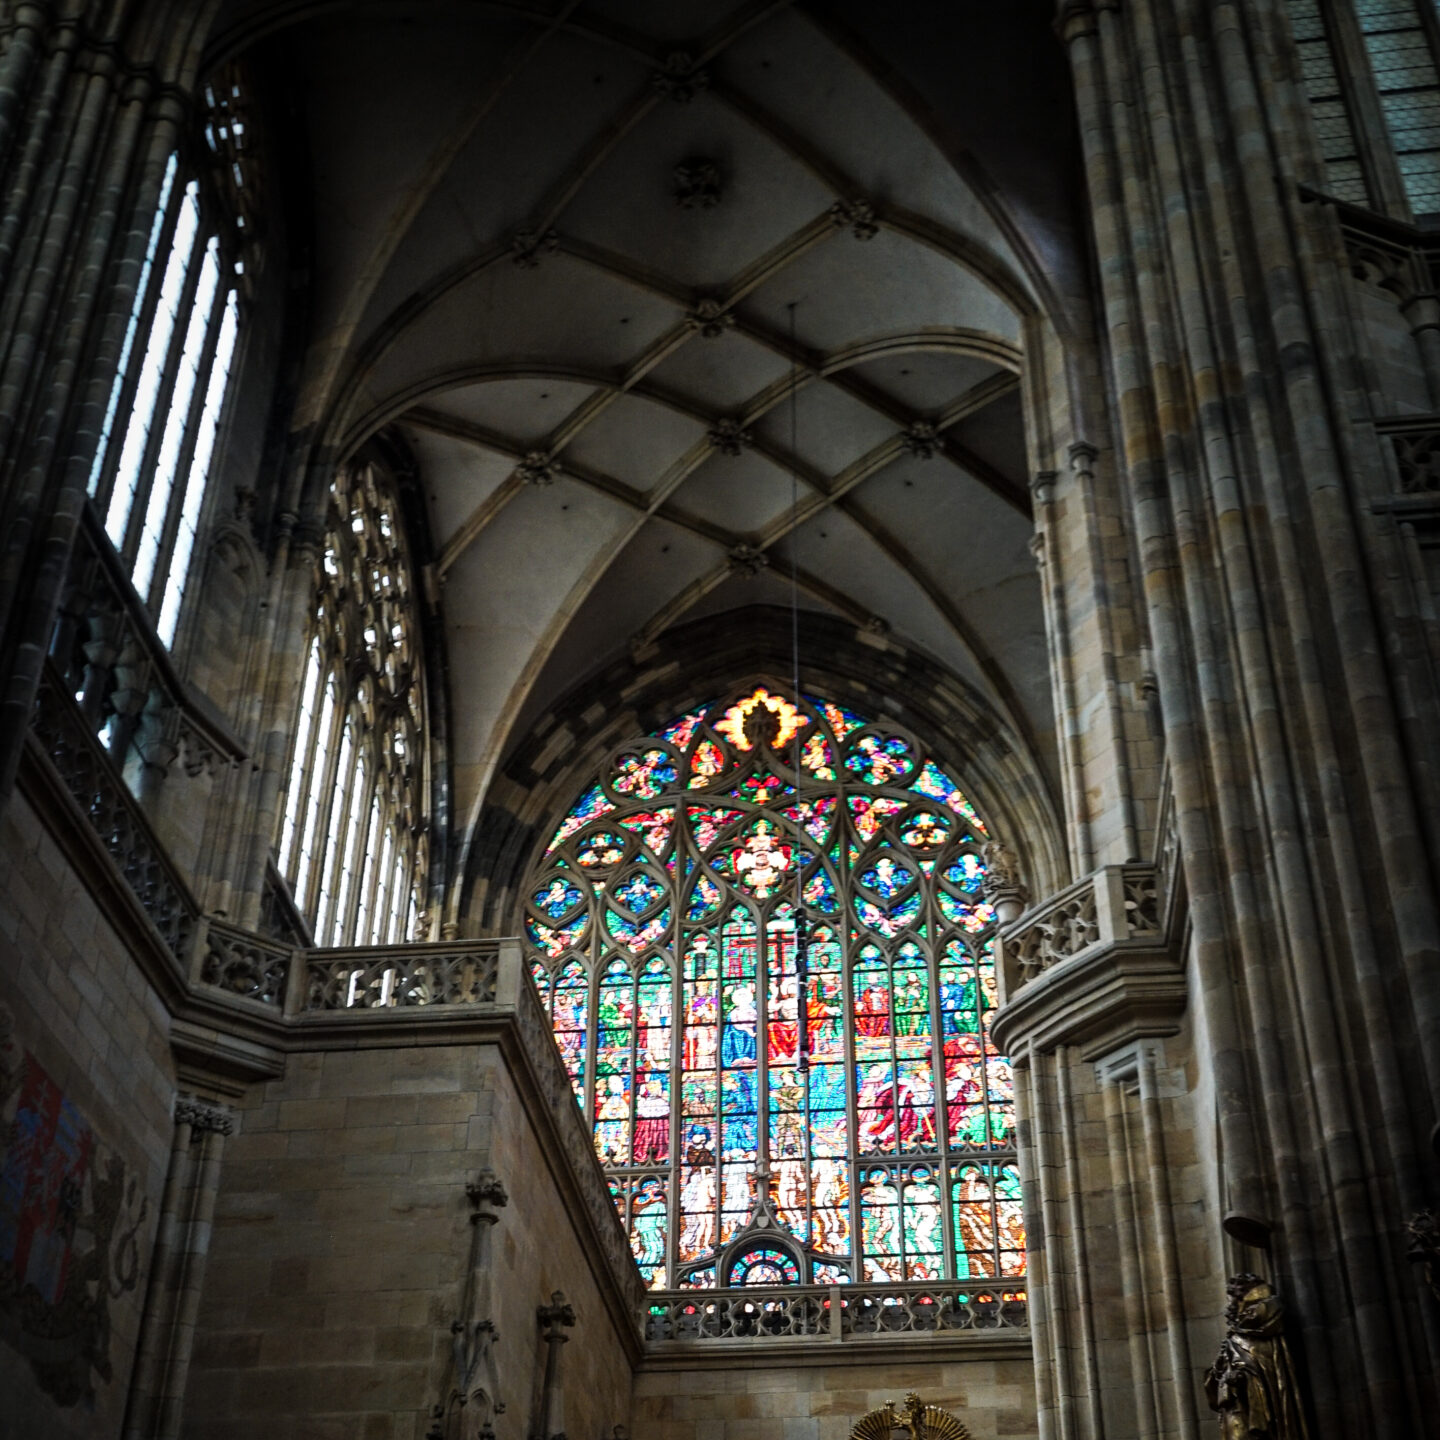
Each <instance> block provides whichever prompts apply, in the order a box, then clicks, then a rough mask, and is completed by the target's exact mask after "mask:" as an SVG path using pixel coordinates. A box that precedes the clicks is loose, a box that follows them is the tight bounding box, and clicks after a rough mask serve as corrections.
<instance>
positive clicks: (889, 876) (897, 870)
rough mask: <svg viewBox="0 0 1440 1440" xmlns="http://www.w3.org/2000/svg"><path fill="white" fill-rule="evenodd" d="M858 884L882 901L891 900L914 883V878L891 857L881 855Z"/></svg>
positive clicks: (864, 873)
mask: <svg viewBox="0 0 1440 1440" xmlns="http://www.w3.org/2000/svg"><path fill="white" fill-rule="evenodd" d="M860 883H861V884H862V885H863V886H864V887H865V888H866V889H867V890H873V891H874V892H875V893H876V894H877V895H879V896H880V897H881V898H882V899H884V900H892V899H894V897H895V896H897V895H899V894H900V893H901V891H903V890H906V889H908V888H909V887H910V886H911V885H913V884H914V883H915V876H914V875H913V874H912V873H911V871H909V870H907V869H906V868H905V866H903V865H899V864H896V862H895V858H894V856H892V855H882V856H881V857H880V858H879V859H878V860H877V861H876V862H875V863H874V864H873V865H872V866H870V868H869V869H868V870H866V871H864V872H863V873H862V874H861V876H860Z"/></svg>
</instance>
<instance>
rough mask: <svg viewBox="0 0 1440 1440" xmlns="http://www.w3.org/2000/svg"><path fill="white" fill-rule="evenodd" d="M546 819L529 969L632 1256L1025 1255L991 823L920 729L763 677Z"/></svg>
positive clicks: (899, 1263) (726, 1278) (1003, 1263)
mask: <svg viewBox="0 0 1440 1440" xmlns="http://www.w3.org/2000/svg"><path fill="white" fill-rule="evenodd" d="M551 833H552V839H551V841H550V843H549V845H548V846H547V847H546V849H545V852H544V854H543V855H542V856H541V857H539V860H538V862H537V868H536V871H535V874H534V877H533V879H532V881H531V883H530V884H529V885H528V886H527V888H526V890H525V892H524V895H523V901H524V912H525V913H524V921H523V930H524V934H525V936H526V943H527V946H528V949H529V952H530V953H529V964H530V973H531V975H532V977H533V979H534V982H535V985H536V989H537V992H538V993H539V995H540V997H541V1000H542V1002H543V1004H544V1005H545V1007H546V1009H547V1012H548V1014H549V1016H550V1020H551V1024H552V1026H553V1028H554V1031H555V1036H556V1040H557V1043H558V1044H559V1046H560V1050H561V1055H562V1058H563V1059H564V1062H565V1067H566V1070H567V1073H568V1074H569V1075H570V1079H571V1083H572V1085H573V1086H574V1088H575V1094H576V1098H577V1099H578V1100H579V1102H580V1104H581V1107H582V1109H583V1110H584V1112H585V1113H586V1114H587V1115H588V1116H589V1117H590V1124H591V1126H592V1128H593V1133H594V1138H595V1147H596V1153H597V1154H598V1155H599V1156H600V1158H601V1161H602V1163H603V1164H604V1165H605V1167H606V1170H607V1172H608V1174H609V1176H610V1178H611V1181H612V1185H613V1187H614V1188H613V1193H614V1195H615V1202H616V1205H617V1208H618V1209H619V1211H620V1213H621V1215H622V1217H623V1219H624V1221H625V1225H626V1229H627V1232H628V1234H629V1236H630V1243H631V1248H632V1251H633V1253H634V1255H635V1259H636V1263H637V1265H639V1267H640V1269H641V1272H642V1274H643V1275H644V1277H645V1280H646V1283H647V1284H649V1285H651V1286H652V1287H656V1288H663V1287H665V1286H681V1287H684V1288H687V1289H689V1288H706V1287H712V1286H714V1285H716V1284H717V1283H718V1284H726V1285H759V1284H764V1285H791V1284H800V1283H806V1282H810V1283H818V1284H843V1283H846V1282H848V1281H850V1280H852V1279H857V1278H863V1279H867V1280H895V1281H916V1280H922V1281H923V1280H941V1279H944V1278H946V1277H947V1275H949V1276H950V1277H951V1278H957V1279H968V1278H970V1277H976V1278H981V1277H984V1278H987V1279H996V1280H998V1279H1000V1278H1002V1277H1012V1276H1013V1277H1017V1281H1018V1277H1021V1276H1023V1274H1024V1269H1025V1236H1024V1225H1023V1218H1022V1211H1021V1205H1020V1193H1019V1176H1018V1171H1017V1169H1016V1165H1015V1157H1014V1149H1013V1146H1014V1085H1013V1079H1012V1076H1011V1071H1010V1066H1009V1064H1008V1062H1007V1061H1006V1060H1005V1058H1004V1057H1003V1056H1001V1055H999V1054H997V1053H996V1051H995V1047H994V1045H993V1043H992V1042H991V1040H990V1016H991V1013H992V1012H993V1010H994V1006H995V963H994V949H993V930H994V925H995V917H994V912H993V909H992V907H991V906H990V905H989V904H987V903H986V901H985V899H984V885H983V882H984V879H985V864H984V858H983V855H982V852H981V845H982V843H983V841H984V840H985V838H987V836H988V834H989V831H988V830H987V828H986V826H985V824H984V822H983V821H982V820H981V818H980V816H979V815H978V813H977V812H976V811H975V809H974V807H973V806H972V805H971V803H970V801H969V800H968V799H967V798H966V797H965V795H964V793H963V792H962V791H961V789H960V787H959V786H958V785H957V784H956V783H955V782H954V781H953V780H952V779H951V777H950V776H949V774H948V773H947V772H946V770H945V769H944V768H943V766H942V764H941V762H940V761H939V760H938V759H937V758H936V757H934V756H933V755H932V754H930V753H929V752H928V750H927V748H926V746H925V745H924V744H923V743H922V742H921V741H920V740H919V739H918V738H917V737H915V736H913V735H911V734H908V733H907V732H906V731H905V730H904V729H903V728H902V727H899V726H896V725H893V724H889V723H887V724H885V725H883V726H876V725H874V724H872V723H871V722H870V721H869V720H868V719H867V718H866V717H864V716H862V715H859V714H856V713H855V712H853V711H850V710H848V709H845V708H843V707H841V706H839V705H837V704H834V703H833V702H830V701H827V700H817V699H815V698H813V697H808V696H802V697H798V698H795V699H792V698H790V697H789V696H788V695H786V694H784V693H781V692H779V691H778V690H772V689H770V688H768V687H763V686H761V687H756V688H755V689H753V690H751V691H748V692H747V693H745V694H742V695H740V696H738V697H736V696H731V697H728V698H725V699H721V700H720V701H718V702H717V703H715V704H713V705H710V706H707V707H704V708H703V709H696V710H693V711H691V712H690V713H688V714H686V715H684V716H682V717H681V718H680V719H678V720H676V721H675V722H673V723H672V724H670V725H668V726H666V727H664V728H663V729H661V730H658V731H656V732H655V733H654V734H653V735H649V736H639V737H636V738H635V739H634V740H632V741H630V742H629V743H627V744H626V745H625V746H622V747H621V748H619V749H617V750H616V751H614V752H613V758H612V760H611V762H610V763H609V764H608V765H607V767H606V768H605V769H604V771H603V773H602V774H601V775H600V776H598V777H597V778H596V779H595V782H594V783H593V784H591V785H590V786H589V787H588V788H587V789H586V790H585V791H584V793H583V794H582V795H581V797H580V799H579V801H578V802H577V803H576V805H575V806H574V807H573V808H572V810H571V811H570V812H569V814H567V815H566V816H565V817H564V818H563V819H562V820H561V821H560V822H559V824H558V825H557V827H556V828H555V830H554V831H553V832H551ZM797 889H798V898H799V899H800V900H801V901H802V903H803V905H804V915H805V931H804V933H805V936H806V944H805V947H804V951H803V955H804V960H805V964H804V967H803V983H802V967H801V965H800V957H801V953H802V952H801V949H800V945H799V938H800V929H799V927H797V923H796V920H797V917H796V909H795V907H796V901H797ZM802 1020H803V1023H802ZM761 1176H763V1177H765V1178H764V1185H765V1186H766V1187H767V1188H766V1190H765V1192H764V1193H765V1194H766V1195H767V1196H768V1201H767V1203H768V1204H769V1205H770V1207H771V1210H770V1212H769V1213H772V1214H773V1216H774V1217H775V1219H776V1220H778V1222H779V1225H780V1227H781V1231H782V1232H783V1233H784V1234H786V1235H788V1236H789V1241H786V1242H785V1243H783V1244H775V1243H772V1242H763V1236H757V1232H756V1230H755V1228H754V1227H753V1226H749V1228H747V1225H748V1222H749V1221H750V1219H751V1216H752V1213H754V1207H755V1205H756V1203H757V1194H758V1193H760V1192H759V1191H758V1189H757V1186H758V1185H759V1183H760V1178H759V1177H761ZM769 1233H770V1234H771V1235H772V1237H773V1235H774V1234H775V1233H776V1232H774V1231H773V1230H772V1231H771V1232H769ZM752 1237H754V1238H752ZM731 1241H734V1242H735V1243H734V1245H733V1246H732V1247H731V1248H729V1249H727V1248H726V1247H727V1245H729V1243H730V1242H731ZM791 1241H793V1247H794V1248H793V1253H792V1249H791V1248H790V1242H791Z"/></svg>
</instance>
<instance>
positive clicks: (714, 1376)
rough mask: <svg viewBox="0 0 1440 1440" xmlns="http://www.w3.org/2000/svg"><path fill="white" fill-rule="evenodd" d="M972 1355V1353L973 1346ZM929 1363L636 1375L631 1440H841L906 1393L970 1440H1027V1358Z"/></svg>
mask: <svg viewBox="0 0 1440 1440" xmlns="http://www.w3.org/2000/svg"><path fill="white" fill-rule="evenodd" d="M977 1348H978V1347H977ZM1014 1348H1015V1347H1014V1345H1013V1343H1011V1344H1010V1345H1009V1346H1007V1347H1004V1350H1003V1352H1002V1353H1001V1354H999V1355H997V1356H996V1357H995V1358H984V1357H983V1355H982V1356H979V1357H977V1358H975V1359H973V1360H963V1361H961V1360H946V1361H941V1362H936V1363H934V1364H917V1363H915V1362H913V1361H908V1362H897V1361H883V1360H876V1361H870V1362H868V1363H867V1362H865V1361H864V1360H862V1361H861V1362H860V1363H858V1364H846V1365H799V1364H797V1365H783V1364H782V1365H778V1366H777V1365H774V1364H773V1361H774V1356H773V1354H772V1355H771V1356H770V1357H769V1358H768V1360H767V1363H766V1364H765V1365H763V1366H760V1365H754V1366H752V1365H745V1364H743V1363H733V1367H732V1368H729V1369H724V1370H721V1369H704V1370H642V1371H641V1372H640V1373H639V1374H638V1375H636V1377H635V1400H634V1411H633V1413H634V1424H633V1440H848V1437H849V1434H850V1431H851V1429H852V1428H853V1427H854V1425H855V1422H856V1421H857V1420H858V1419H859V1418H860V1417H861V1416H862V1415H865V1414H868V1413H869V1412H870V1411H871V1410H876V1409H879V1408H880V1407H881V1406H882V1405H884V1404H886V1403H887V1402H888V1401H894V1402H895V1403H896V1404H897V1406H898V1405H899V1404H900V1402H901V1401H902V1400H903V1399H904V1397H905V1394H906V1393H907V1392H908V1391H911V1390H914V1391H917V1392H918V1393H919V1394H920V1395H921V1396H922V1397H923V1398H924V1399H925V1401H926V1402H927V1403H928V1404H931V1405H939V1406H940V1407H941V1408H942V1409H945V1410H949V1411H951V1412H952V1413H953V1414H955V1415H956V1416H958V1417H959V1418H960V1419H961V1420H962V1421H963V1422H964V1423H965V1424H966V1425H967V1426H968V1427H969V1429H970V1432H971V1434H972V1435H975V1436H976V1437H981V1436H984V1437H997V1440H998V1437H1004V1440H1010V1437H1014V1440H1031V1437H1034V1436H1036V1435H1038V1434H1039V1430H1038V1427H1037V1422H1036V1418H1035V1372H1034V1367H1033V1366H1032V1364H1031V1361H1030V1358H1029V1356H1028V1355H1026V1356H1024V1357H1023V1358H1021V1357H1018V1356H1016V1355H1015V1354H1013V1353H1012V1352H1013V1350H1014Z"/></svg>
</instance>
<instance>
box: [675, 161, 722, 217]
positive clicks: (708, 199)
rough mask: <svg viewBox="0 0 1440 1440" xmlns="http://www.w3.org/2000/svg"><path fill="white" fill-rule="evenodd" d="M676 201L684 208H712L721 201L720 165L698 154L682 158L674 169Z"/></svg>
mask: <svg viewBox="0 0 1440 1440" xmlns="http://www.w3.org/2000/svg"><path fill="white" fill-rule="evenodd" d="M673 175H674V180H675V203H676V204H677V205H678V206H679V207H680V208H681V209H682V210H712V209H714V207H715V206H716V205H718V204H719V203H720V188H721V175H720V166H719V164H718V163H717V162H716V161H714V160H708V159H706V158H704V157H703V156H696V157H694V158H693V159H690V160H682V161H681V162H680V163H679V164H678V165H677V166H676V167H675V169H674V171H673Z"/></svg>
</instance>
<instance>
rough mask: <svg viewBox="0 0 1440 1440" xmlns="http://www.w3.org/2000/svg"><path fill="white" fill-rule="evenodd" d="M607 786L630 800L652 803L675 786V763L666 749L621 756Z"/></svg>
mask: <svg viewBox="0 0 1440 1440" xmlns="http://www.w3.org/2000/svg"><path fill="white" fill-rule="evenodd" d="M610 783H611V784H612V785H613V786H614V788H615V790H616V791H618V792H619V793H620V794H621V795H627V796H629V797H630V798H631V799H634V800H653V799H654V798H655V797H656V796H657V795H663V794H664V793H665V791H666V790H668V789H670V787H671V786H673V785H674V784H675V761H674V760H673V759H672V758H671V756H670V753H669V751H667V750H645V751H643V752H642V753H640V754H638V755H633V754H632V755H622V756H621V757H620V760H619V763H618V764H617V765H616V767H615V778H614V779H613V780H612V781H611V782H610Z"/></svg>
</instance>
